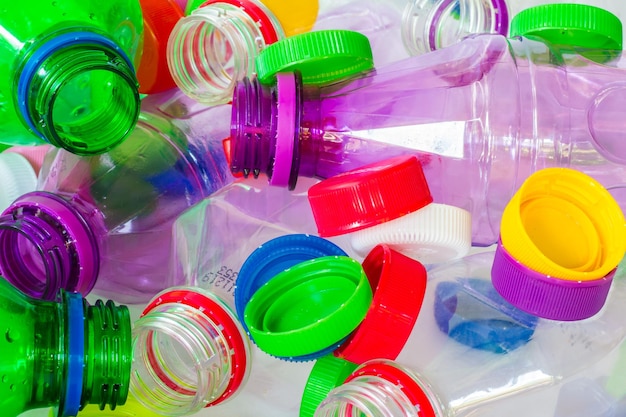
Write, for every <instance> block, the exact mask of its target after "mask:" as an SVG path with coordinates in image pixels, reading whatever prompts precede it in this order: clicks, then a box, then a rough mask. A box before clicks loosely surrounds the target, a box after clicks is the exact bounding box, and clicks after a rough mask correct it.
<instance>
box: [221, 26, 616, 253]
mask: <svg viewBox="0 0 626 417" xmlns="http://www.w3.org/2000/svg"><path fill="white" fill-rule="evenodd" d="M560 52H563V51H559V50H555V49H554V48H553V47H552V46H551V45H550V44H546V43H543V42H540V41H537V40H531V39H527V38H523V37H519V38H515V39H506V38H505V37H503V36H501V35H493V34H485V35H477V36H475V37H472V38H467V39H465V40H464V41H463V42H460V43H457V44H454V45H452V46H450V47H447V48H444V49H440V50H437V51H434V52H432V53H428V54H424V55H420V56H416V57H411V58H408V59H406V60H402V61H398V62H396V63H394V64H390V65H387V66H385V67H382V68H378V69H377V70H376V71H375V72H370V73H367V74H363V75H361V76H358V77H355V78H352V79H350V80H348V81H344V82H341V83H336V84H331V85H325V86H322V87H315V86H303V85H302V84H300V83H299V82H298V77H297V76H296V75H290V74H280V75H279V77H278V82H277V83H276V85H274V86H270V87H267V86H262V85H259V84H257V82H256V81H255V80H249V79H246V80H244V81H242V82H241V83H239V85H238V87H237V89H236V91H235V94H234V98H233V117H232V135H231V137H232V146H231V152H232V154H231V168H232V170H233V172H244V173H256V172H265V173H268V175H270V180H271V181H272V183H273V184H274V185H282V186H289V187H293V186H294V185H295V183H296V182H297V181H298V177H299V176H300V177H302V176H316V177H320V178H328V177H331V176H333V175H335V174H338V173H340V172H345V171H348V170H351V169H354V168H357V167H359V166H362V165H365V164H367V163H372V162H375V161H380V160H382V159H385V158H389V157H392V156H397V155H400V154H405V153H413V154H415V155H417V156H418V158H419V159H420V161H421V163H422V167H423V169H424V173H425V175H426V179H427V181H428V184H429V187H430V190H431V193H432V195H433V198H434V201H435V202H436V203H443V204H449V205H453V206H457V207H460V208H463V209H466V210H468V211H469V212H470V213H471V214H472V222H473V223H472V242H473V244H474V245H484V246H488V245H491V244H493V243H495V242H496V241H497V238H498V233H499V226H500V218H501V214H502V211H503V209H504V207H505V205H506V203H507V202H508V201H509V199H510V198H511V197H512V195H513V193H514V191H515V190H516V189H517V187H519V185H520V184H521V183H522V182H523V181H524V179H525V178H527V177H528V175H530V174H531V173H532V172H534V171H536V170H538V169H541V168H545V167H550V166H563V167H570V168H574V169H577V170H580V171H582V172H585V173H586V174H588V175H590V176H592V177H594V178H595V179H596V180H598V181H599V182H600V183H601V184H602V185H603V186H604V187H605V188H607V189H609V191H611V193H612V194H613V195H614V196H615V198H616V199H617V201H618V202H619V203H620V205H621V206H622V208H625V207H626V192H624V190H626V168H625V165H626V149H625V148H624V147H623V146H622V145H621V144H622V143H623V141H622V140H621V130H620V129H619V128H618V127H617V126H618V125H619V123H617V122H618V120H619V117H620V116H619V115H621V114H622V109H621V104H619V103H621V102H622V100H623V99H624V98H625V97H626V86H625V85H624V84H623V83H622V81H621V80H622V79H623V77H624V74H625V73H624V70H623V69H620V68H615V67H612V66H608V65H605V64H599V63H596V62H594V61H591V60H589V59H587V58H585V57H583V56H581V55H579V54H575V53H560ZM563 97H567V100H564V99H563ZM279 101H280V103H281V105H280V107H278V106H277V104H278V102H279ZM274 114H276V115H277V116H276V117H277V120H278V123H272V122H271V121H272V120H274V119H273V116H272V115H274ZM283 124H286V125H287V126H288V127H284V126H283ZM277 126H281V129H280V131H278V130H277V128H276V127H277ZM277 133H280V134H278V135H277ZM274 138H276V141H274ZM259 140H260V142H259ZM259 143H261V145H259V146H257V145H258V144H259ZM278 172H279V173H280V174H281V177H280V178H281V180H280V181H278V178H279V177H278V175H276V173H278ZM274 177H276V178H274ZM282 178H286V180H283V179H282Z"/></svg>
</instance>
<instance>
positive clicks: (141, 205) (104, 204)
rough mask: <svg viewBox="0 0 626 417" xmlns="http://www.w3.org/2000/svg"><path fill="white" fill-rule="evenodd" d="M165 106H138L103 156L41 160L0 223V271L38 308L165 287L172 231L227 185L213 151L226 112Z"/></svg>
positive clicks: (140, 296)
mask: <svg viewBox="0 0 626 417" xmlns="http://www.w3.org/2000/svg"><path fill="white" fill-rule="evenodd" d="M171 99H172V94H170V93H167V94H165V95H163V96H154V97H150V101H146V102H144V103H143V104H144V111H143V112H142V114H141V116H140V119H139V123H138V125H137V128H136V129H135V130H134V131H133V133H132V135H131V136H130V137H129V138H128V140H126V141H125V142H124V143H123V144H121V145H120V146H118V147H116V148H115V149H113V150H112V151H110V152H108V153H105V154H102V155H98V156H92V157H81V156H77V155H74V154H71V153H69V152H66V151H63V150H53V151H51V152H50V153H49V154H48V155H47V158H46V160H45V162H44V166H43V168H42V172H41V175H40V181H39V184H38V187H37V189H38V191H36V192H33V193H29V194H25V195H23V196H21V197H19V198H17V199H16V200H15V201H14V202H13V204H12V205H11V206H10V207H9V208H7V209H6V210H5V211H4V213H3V215H2V216H1V217H0V246H1V247H2V248H3V250H2V255H0V271H2V274H3V275H4V276H5V277H6V278H7V279H8V280H9V281H10V282H11V283H13V284H14V285H16V286H17V287H18V288H20V289H21V290H22V291H24V292H26V293H28V294H30V295H32V296H35V297H40V298H45V299H51V298H52V297H54V296H55V295H56V293H57V291H58V289H59V288H65V289H66V290H68V291H79V292H81V293H82V294H84V295H86V294H88V293H89V292H90V291H91V290H92V289H94V288H95V289H96V292H97V293H98V294H99V295H102V296H105V297H106V298H112V299H115V300H117V301H119V302H124V303H138V302H145V301H147V300H148V299H149V298H150V297H152V296H153V295H154V294H155V293H157V292H158V291H160V290H162V289H164V288H166V287H168V286H169V272H168V271H169V259H170V244H171V226H172V223H173V222H174V220H175V219H176V217H177V216H178V215H179V214H180V213H181V212H183V211H184V210H185V209H187V208H188V207H190V206H191V205H193V204H195V203H197V202H199V201H200V200H202V199H203V198H205V197H207V196H208V195H210V194H211V193H213V192H215V191H217V190H219V189H220V188H221V187H223V186H224V185H226V184H228V183H230V182H231V181H232V180H233V177H232V176H231V174H230V173H229V171H228V164H227V162H226V157H225V153H224V150H223V145H222V139H223V138H224V137H226V136H227V135H228V132H227V122H226V120H227V118H228V116H227V115H228V112H229V111H230V108H229V107H228V106H224V107H213V108H206V107H200V108H198V107H197V106H196V104H195V103H194V102H192V101H191V100H189V101H190V103H186V102H185V101H184V100H182V99H180V98H177V99H176V100H174V101H172V102H168V101H169V100H171ZM146 100H148V99H146ZM158 108H164V109H166V110H167V111H169V112H170V114H177V115H178V118H166V117H163V115H162V114H160V112H159V111H158V110H157V109H158ZM219 121H224V122H225V123H220V122H219Z"/></svg>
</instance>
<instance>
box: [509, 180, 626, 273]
mask: <svg viewBox="0 0 626 417" xmlns="http://www.w3.org/2000/svg"><path fill="white" fill-rule="evenodd" d="M500 234H501V239H502V245H503V246H504V247H505V248H506V250H507V251H508V252H509V254H510V255H511V256H513V257H514V258H515V259H517V260H518V261H519V262H520V263H522V264H523V265H525V266H526V267H528V268H530V269H532V270H534V271H537V272H540V273H542V274H545V275H549V276H552V277H554V278H560V279H565V280H573V281H589V280H593V279H598V278H601V277H603V276H605V275H606V274H608V273H609V272H610V271H611V270H612V269H614V268H615V267H616V266H617V264H618V263H619V262H620V260H621V259H622V258H623V257H624V251H625V249H626V221H625V219H624V214H623V213H622V210H621V209H620V207H619V205H618V204H617V202H616V201H615V200H614V199H613V197H612V196H611V194H610V193H609V192H608V191H607V190H606V189H605V188H604V187H603V186H602V185H601V184H600V183H599V182H597V181H596V180H595V179H593V178H592V177H590V176H588V175H586V174H584V173H582V172H580V171H576V170H573V169H569V168H546V169H542V170H540V171H537V172H535V173H534V174H533V175H531V176H530V177H528V179H527V180H526V181H525V182H524V183H523V184H522V186H521V187H520V188H519V190H517V192H516V193H515V195H514V196H513V198H512V199H511V201H510V202H509V203H508V205H507V206H506V207H505V209H504V212H503V214H502V224H501V228H500Z"/></svg>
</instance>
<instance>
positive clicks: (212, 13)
mask: <svg viewBox="0 0 626 417" xmlns="http://www.w3.org/2000/svg"><path fill="white" fill-rule="evenodd" d="M209 6H210V5H209ZM222 8H223V9H225V10H226V11H224V10H221V9H222ZM227 17H230V19H228V20H226V18H227ZM256 32H258V28H257V26H256V25H255V22H254V21H253V20H252V19H251V18H250V16H248V15H247V14H246V13H245V12H244V11H243V10H240V9H238V8H237V7H235V6H232V5H229V4H223V5H222V4H220V8H219V9H217V10H215V9H212V8H210V7H206V6H205V7H201V8H199V9H197V10H195V11H194V12H193V13H192V14H191V15H189V16H187V17H185V18H183V19H181V20H179V21H178V23H177V24H176V26H175V27H174V30H173V31H172V33H171V35H170V38H169V40H168V44H167V63H168V66H169V69H170V72H171V74H172V78H173V79H174V82H175V83H176V85H177V86H178V87H179V88H180V89H181V91H183V92H184V93H185V94H186V95H187V96H189V97H191V98H193V99H194V100H196V101H198V102H200V103H203V104H208V105H216V104H223V103H227V102H228V101H229V100H230V99H231V97H232V92H233V90H234V88H235V85H236V83H237V81H239V80H241V79H242V78H243V77H245V76H251V75H252V74H253V73H254V58H255V56H256V55H257V54H258V51H259V50H260V49H262V48H263V47H264V46H265V41H264V39H263V37H262V36H258V33H256Z"/></svg>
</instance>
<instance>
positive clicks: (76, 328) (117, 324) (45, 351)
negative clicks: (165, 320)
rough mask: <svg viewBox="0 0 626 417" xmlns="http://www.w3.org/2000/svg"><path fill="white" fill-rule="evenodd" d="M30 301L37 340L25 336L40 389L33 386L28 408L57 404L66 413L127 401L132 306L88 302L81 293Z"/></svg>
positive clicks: (58, 411) (34, 380)
mask: <svg viewBox="0 0 626 417" xmlns="http://www.w3.org/2000/svg"><path fill="white" fill-rule="evenodd" d="M31 303H32V304H33V305H34V307H35V308H34V309H30V311H29V312H30V313H31V316H32V319H33V320H32V325H33V329H32V336H31V337H33V339H28V338H27V337H25V339H27V340H32V343H33V346H32V349H33V351H32V368H31V369H32V375H31V376H30V378H32V379H31V383H32V384H33V385H35V386H37V387H39V389H32V390H31V391H30V399H29V400H28V402H27V405H26V409H34V408H42V407H49V406H53V407H55V414H56V415H57V416H59V417H65V416H75V415H76V414H77V413H78V411H79V409H82V408H83V407H84V406H86V405H87V404H98V405H99V406H100V407H101V408H104V407H105V406H106V405H109V407H110V408H111V409H114V408H115V407H116V406H117V405H122V404H124V402H125V401H126V398H127V395H128V388H129V379H130V365H131V354H130V349H131V328H130V315H129V312H128V309H127V308H126V307H125V306H116V305H115V304H113V302H112V301H107V302H106V303H103V302H102V301H101V300H98V301H97V302H96V304H95V305H93V306H90V305H89V304H88V303H87V301H86V300H85V299H84V298H82V296H81V295H80V294H78V293H68V292H62V293H61V294H60V299H59V300H58V302H50V301H40V300H33V301H31ZM24 320H25V321H26V323H28V322H29V317H24ZM13 334H14V335H15V336H17V335H18V332H14V333H13ZM24 336H26V335H24ZM19 354H20V355H24V352H23V351H20V352H19ZM20 359H21V358H20ZM27 366H28V365H27Z"/></svg>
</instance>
